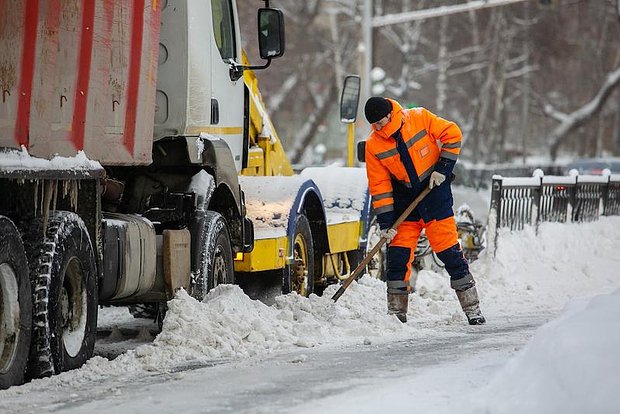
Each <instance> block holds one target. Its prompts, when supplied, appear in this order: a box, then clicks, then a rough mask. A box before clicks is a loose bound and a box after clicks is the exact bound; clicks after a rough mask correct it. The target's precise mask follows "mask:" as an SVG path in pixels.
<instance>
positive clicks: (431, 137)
mask: <svg viewBox="0 0 620 414" xmlns="http://www.w3.org/2000/svg"><path fill="white" fill-rule="evenodd" d="M389 101H390V102H391V103H392V116H391V119H390V122H389V123H388V124H387V125H386V126H384V127H383V128H382V129H381V130H380V131H377V130H375V129H374V128H373V131H372V133H371V134H370V137H369V138H368V140H367V141H366V171H367V175H368V183H369V187H370V194H371V196H372V206H373V208H374V211H375V213H376V214H377V216H378V219H379V221H380V225H381V227H382V228H386V227H390V226H391V225H392V224H393V222H394V220H395V218H396V217H395V216H394V215H396V216H398V215H400V214H401V213H402V211H404V210H405V209H406V208H407V206H408V205H409V204H410V203H411V201H413V199H414V198H415V197H416V196H417V195H418V194H419V193H420V192H421V191H422V189H424V188H425V187H426V186H427V185H428V179H429V177H430V175H431V173H432V172H433V171H438V172H440V173H442V174H444V175H445V176H446V177H448V178H447V179H446V181H445V182H444V183H443V184H442V185H440V186H439V187H438V188H436V189H433V191H431V192H430V194H429V195H428V196H427V197H426V198H425V199H424V200H423V202H421V203H420V204H419V206H418V208H417V209H416V210H414V213H412V215H411V216H409V218H408V220H419V219H424V221H426V222H429V221H431V220H434V219H437V220H440V219H443V218H446V217H450V216H451V215H453V212H452V192H451V191H450V183H449V181H450V178H449V177H450V175H451V174H452V169H453V168H454V164H455V163H456V160H457V158H458V155H459V153H460V150H461V138H462V134H461V130H460V129H459V127H458V126H457V125H456V124H455V123H454V122H451V121H447V120H445V119H443V118H440V117H438V116H437V115H435V114H433V113H432V112H430V111H429V110H427V109H425V108H413V109H403V108H402V107H401V105H400V104H399V103H398V102H396V101H394V100H392V99H389ZM399 131H400V135H401V137H402V140H403V142H404V145H405V146H406V148H407V152H408V154H409V156H410V157H411V161H412V162H413V167H414V169H415V171H411V172H409V173H408V171H407V168H406V166H405V165H404V164H403V162H402V160H401V156H400V153H399V151H398V148H397V142H396V138H395V137H396V136H397V133H398V132H399Z"/></svg>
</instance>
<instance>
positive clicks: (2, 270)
mask: <svg viewBox="0 0 620 414" xmlns="http://www.w3.org/2000/svg"><path fill="white" fill-rule="evenodd" d="M18 297H19V294H18V286H17V277H16V276H15V272H14V271H13V268H12V267H11V266H10V265H9V264H8V263H2V264H1V265H0V372H7V370H8V369H9V367H10V366H11V365H12V363H13V360H14V359H15V354H16V351H17V337H18V333H19V326H20V325H19V324H20V317H19V312H20V309H19V301H18V300H17V298H18Z"/></svg>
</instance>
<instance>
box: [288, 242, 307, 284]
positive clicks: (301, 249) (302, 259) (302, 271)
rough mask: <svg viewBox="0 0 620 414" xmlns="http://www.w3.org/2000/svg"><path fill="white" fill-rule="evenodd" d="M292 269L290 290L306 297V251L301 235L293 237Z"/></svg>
mask: <svg viewBox="0 0 620 414" xmlns="http://www.w3.org/2000/svg"><path fill="white" fill-rule="evenodd" d="M294 254H295V256H294V261H293V269H292V271H291V279H292V280H291V284H292V290H293V291H295V292H297V293H299V294H300V295H302V296H306V293H307V288H308V265H307V263H308V249H307V247H306V240H305V239H304V238H303V236H302V235H301V234H298V235H297V236H296V237H295V251H294Z"/></svg>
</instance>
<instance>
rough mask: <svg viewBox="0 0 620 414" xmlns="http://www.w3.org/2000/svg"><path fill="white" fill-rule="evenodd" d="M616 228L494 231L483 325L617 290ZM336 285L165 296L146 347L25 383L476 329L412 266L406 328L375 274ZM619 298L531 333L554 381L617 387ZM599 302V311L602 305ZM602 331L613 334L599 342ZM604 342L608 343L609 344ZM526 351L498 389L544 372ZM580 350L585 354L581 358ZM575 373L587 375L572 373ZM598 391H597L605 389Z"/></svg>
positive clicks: (58, 382)
mask: <svg viewBox="0 0 620 414" xmlns="http://www.w3.org/2000/svg"><path fill="white" fill-rule="evenodd" d="M618 228H620V217H605V218H602V219H601V220H600V221H599V222H594V223H587V224H552V223H544V224H542V225H541V226H540V228H539V234H538V235H536V234H534V231H533V230H532V229H526V230H525V231H522V232H515V233H511V232H508V231H504V232H502V233H501V234H500V239H499V245H498V250H497V256H496V257H495V258H494V257H492V255H490V254H488V252H487V254H486V255H482V256H481V258H480V259H479V260H478V261H477V262H475V263H474V264H473V265H472V267H471V269H472V272H473V273H474V275H475V277H476V279H477V281H478V288H479V291H480V296H481V306H482V309H483V312H484V313H485V315H486V316H487V319H488V323H489V325H493V324H494V323H499V322H500V321H504V323H505V321H506V320H510V319H511V318H513V317H515V316H518V315H519V314H523V313H532V312H536V313H545V312H546V313H550V312H551V311H555V310H559V309H561V308H562V307H563V306H564V304H565V303H566V301H567V300H568V299H570V298H573V297H580V296H592V295H594V294H597V293H609V291H610V290H612V287H615V288H619V287H620V280H619V278H618V272H617V270H615V269H618V268H620V257H618V254H617V246H618V245H620V231H618ZM336 289H337V286H330V287H328V288H327V289H326V291H325V294H324V296H323V297H318V296H315V295H312V296H311V297H310V298H304V297H300V296H299V295H297V294H289V295H284V296H280V297H278V298H276V303H275V304H274V305H272V306H267V305H265V304H264V303H262V302H259V301H256V300H252V299H250V298H249V297H248V296H246V295H245V294H244V293H243V292H242V290H241V289H240V288H239V287H237V286H227V285H222V286H219V287H217V288H216V289H214V290H213V291H211V292H210V293H209V295H208V296H207V298H206V301H205V302H204V303H200V302H197V301H196V300H194V299H193V298H191V297H190V296H188V295H187V294H186V293H185V292H180V293H179V294H178V295H177V297H176V298H175V299H173V300H172V301H170V302H169V311H168V314H167V316H166V319H165V320H164V326H163V331H162V332H161V334H160V335H159V336H158V337H157V338H156V339H155V341H154V342H153V343H151V344H147V345H141V346H139V347H137V348H136V349H134V350H132V351H128V352H127V353H125V354H123V355H121V356H119V357H117V358H116V359H115V360H113V361H108V360H106V359H104V358H101V357H95V358H92V359H91V360H90V361H89V362H88V363H87V364H86V365H85V366H84V367H83V368H81V369H79V370H76V371H72V372H68V373H64V374H61V375H58V376H55V377H52V378H46V379H42V380H37V381H34V382H33V383H32V384H36V383H39V382H40V381H49V382H51V383H53V384H54V386H59V387H60V386H65V385H69V386H72V385H75V384H77V383H82V382H88V381H92V380H94V379H100V378H102V377H115V376H122V377H123V378H128V377H129V378H131V377H132V376H133V375H135V376H136V377H140V376H142V375H147V374H148V373H149V372H153V373H158V372H159V373H161V372H167V371H174V370H177V369H183V367H184V366H187V365H194V364H198V365H201V364H203V365H209V364H210V363H213V361H218V360H235V359H241V358H247V357H261V356H264V355H267V354H269V353H272V352H281V351H284V350H291V349H294V348H299V347H301V348H307V347H316V346H326V345H327V346H342V345H350V344H370V343H381V342H388V341H396V340H400V339H410V338H416V339H420V340H423V339H424V338H429V337H432V338H437V337H441V336H442V335H446V336H449V335H451V334H452V335H453V334H454V332H455V331H458V332H462V331H467V330H471V329H476V328H475V327H469V326H468V325H466V321H465V318H464V316H463V315H462V312H461V310H460V308H459V305H458V302H457V300H456V297H455V295H454V292H453V291H452V290H451V289H450V288H449V280H448V276H447V275H446V274H444V273H437V272H433V271H422V272H420V275H419V277H418V282H417V286H416V289H417V291H416V293H414V294H412V295H410V298H409V303H410V308H409V322H408V323H407V324H401V323H400V322H398V321H397V319H396V318H395V317H394V316H388V315H386V314H385V312H386V311H385V309H386V304H385V292H386V287H385V284H384V283H383V282H381V281H379V280H376V279H372V278H370V277H369V276H364V277H363V278H361V279H360V281H359V283H353V284H352V285H351V286H350V287H349V289H348V290H347V291H346V292H345V294H344V295H343V296H342V297H341V298H340V300H339V301H338V302H336V303H334V302H333V301H332V300H331V296H332V295H333V293H335V291H336ZM619 299H620V294H619V293H618V292H616V293H615V294H614V295H612V296H609V298H608V299H604V298H600V299H597V300H596V301H595V302H593V304H592V305H591V306H590V308H592V312H588V313H585V314H584V315H582V316H580V317H579V319H575V320H574V321H573V323H572V324H571V325H569V326H568V327H567V328H563V325H561V324H558V325H557V327H555V328H553V327H554V326H556V325H552V328H545V329H555V331H553V330H552V331H543V332H548V334H547V335H545V338H547V339H543V340H540V342H541V343H543V344H544V345H545V347H546V349H547V351H545V352H551V351H552V350H554V349H555V350H556V351H558V352H563V353H564V355H565V357H563V358H559V359H558V360H557V361H556V362H550V363H549V364H551V365H549V367H550V369H548V370H547V374H548V375H556V376H557V374H553V370H557V369H559V367H560V366H562V364H564V365H566V367H563V369H564V371H560V372H561V373H562V375H560V376H558V378H564V377H566V375H568V373H570V374H571V375H572V376H576V377H579V378H574V379H564V380H563V381H568V382H567V383H566V384H568V386H570V387H573V386H578V385H581V386H583V387H590V386H593V385H594V384H598V383H597V382H596V378H597V376H599V377H600V378H604V379H605V378H607V379H609V381H610V383H611V384H615V387H617V386H618V385H620V384H618V375H617V373H618V372H620V371H619V370H618V369H617V368H619V367H618V357H617V356H614V358H615V359H613V358H611V357H607V356H606V354H605V352H606V351H605V350H608V349H616V350H617V349H618V348H619V347H618V345H619V344H618V337H617V335H619V333H620V329H618V328H619V327H618V322H617V321H614V320H613V315H616V316H617V315H619V314H620V312H619V310H618V307H617V306H618V304H617V303H616V304H612V303H611V302H614V301H615V302H618V301H619ZM604 306H605V307H606V306H609V307H608V308H607V310H606V311H605V310H603V307H604ZM605 312H608V314H607V315H605ZM597 321H600V323H599V322H597ZM612 323H613V324H612ZM569 329H575V331H573V335H574V336H573V337H571V338H573V339H570V340H568V339H566V340H565V341H563V343H564V345H562V346H560V345H558V344H557V343H556V344H553V343H551V339H553V338H554V337H557V338H556V339H554V340H555V341H559V340H560V339H561V338H563V337H564V335H565V334H566V335H568V333H569V332H568V330H569ZM564 330H566V331H564ZM450 331H451V332H450ZM580 332H584V333H585V334H580ZM612 335H616V336H614V337H613V338H611V339H610V337H611V336H612ZM605 342H609V343H610V344H614V345H613V346H612V347H611V348H609V347H608V344H606V343H605ZM540 346H542V345H540ZM584 347H585V348H584ZM530 348H532V349H534V350H535V351H534V352H536V356H534V357H533V361H532V363H531V364H529V366H530V367H531V368H529V369H530V370H533V371H532V372H529V371H528V372H524V373H518V374H511V376H510V377H509V379H507V380H505V381H508V382H506V383H500V385H497V387H499V388H498V390H500V391H501V389H509V388H511V387H513V388H514V387H516V385H515V384H514V383H510V381H514V382H517V381H518V378H519V377H520V376H522V377H525V376H526V374H528V373H529V374H530V375H532V377H534V376H536V375H539V372H538V371H534V370H535V368H536V367H538V369H544V367H545V365H544V363H546V362H544V361H543V362H541V358H542V356H541V355H543V354H542V352H543V351H540V353H539V352H538V351H536V350H537V349H538V345H532V346H531V347H528V349H530ZM584 349H586V350H587V349H592V350H593V351H595V352H592V353H591V355H588V356H585V355H583V353H584V352H585V351H583V350H584ZM563 350H565V351H563ZM580 350H581V351H580ZM528 352H529V351H527V352H526V353H524V356H522V357H520V359H521V361H519V362H518V363H517V365H520V364H523V360H524V359H528V358H530V357H531V355H529V354H528ZM566 354H568V355H566ZM545 355H546V354H545ZM560 355H562V354H560ZM545 358H546V357H545ZM577 360H578V361H577ZM605 364H609V365H610V366H611V367H612V368H613V369H614V371H613V372H612V371H609V369H612V368H609V367H607V366H606V365H605ZM179 367H180V368H179ZM513 369H514V368H513ZM582 370H585V371H588V370H590V372H589V373H588V374H583V373H581V371H582ZM610 372H611V373H615V374H616V378H615V379H611V378H612V377H613V375H609V373H610ZM501 384H503V385H501ZM557 384H560V383H557ZM33 386H35V385H31V384H28V385H26V386H23V387H14V388H11V389H9V390H7V391H3V392H1V393H0V396H2V395H9V394H6V393H25V392H29V390H30V389H31V387H33ZM522 386H523V387H527V385H525V384H523V385H522ZM559 387H560V385H557V388H559ZM605 390H606V389H603V390H601V391H600V392H602V393H605V392H607V391H605ZM552 391H553V390H552ZM569 391H570V390H569ZM586 391H587V392H591V393H592V395H596V393H597V392H599V391H597V390H595V389H592V390H585V389H584V390H583V391H582V392H583V393H585V392H586ZM528 392H532V391H528ZM567 392H568V391H567ZM575 392H577V391H575ZM498 393H499V391H498ZM536 395H539V394H536ZM540 395H543V391H540ZM608 397H609V396H608V394H604V395H603V394H601V398H602V399H606V398H608ZM541 398H542V397H541ZM493 407H495V406H493ZM491 412H495V411H491ZM523 412H527V411H526V410H524V411H523Z"/></svg>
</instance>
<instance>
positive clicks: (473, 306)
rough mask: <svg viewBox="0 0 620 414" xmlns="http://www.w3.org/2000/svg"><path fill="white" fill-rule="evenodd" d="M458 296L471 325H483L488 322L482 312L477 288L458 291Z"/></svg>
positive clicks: (472, 287)
mask: <svg viewBox="0 0 620 414" xmlns="http://www.w3.org/2000/svg"><path fill="white" fill-rule="evenodd" d="M456 296H457V297H458V298H459V302H460V303H461V308H463V312H465V316H467V321H468V322H469V324H470V325H482V324H483V323H485V322H486V319H484V316H482V312H481V311H480V301H479V300H478V291H477V290H476V286H471V287H469V288H468V289H465V290H457V291H456Z"/></svg>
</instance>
